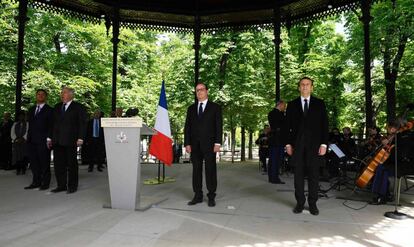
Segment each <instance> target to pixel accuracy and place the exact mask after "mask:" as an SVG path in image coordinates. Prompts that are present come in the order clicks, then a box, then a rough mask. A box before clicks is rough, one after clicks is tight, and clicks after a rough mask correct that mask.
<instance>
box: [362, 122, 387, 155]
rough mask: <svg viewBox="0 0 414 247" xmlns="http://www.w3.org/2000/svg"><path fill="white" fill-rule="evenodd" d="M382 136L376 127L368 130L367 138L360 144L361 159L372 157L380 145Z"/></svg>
mask: <svg viewBox="0 0 414 247" xmlns="http://www.w3.org/2000/svg"><path fill="white" fill-rule="evenodd" d="M381 140H382V136H381V133H380V129H379V128H378V127H370V128H368V136H367V138H366V139H365V141H363V142H361V146H362V152H361V155H362V156H361V157H360V158H363V157H366V156H367V155H372V154H373V153H374V152H375V151H376V150H377V148H378V147H379V146H380V145H381Z"/></svg>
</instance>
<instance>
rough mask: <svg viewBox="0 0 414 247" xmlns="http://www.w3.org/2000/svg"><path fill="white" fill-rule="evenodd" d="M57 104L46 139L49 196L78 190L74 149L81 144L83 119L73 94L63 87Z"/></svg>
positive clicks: (75, 152) (83, 134) (84, 116)
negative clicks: (51, 175)
mask: <svg viewBox="0 0 414 247" xmlns="http://www.w3.org/2000/svg"><path fill="white" fill-rule="evenodd" d="M60 97H61V100H62V102H61V103H58V104H56V105H55V109H54V112H53V128H52V130H51V133H50V135H49V138H48V146H49V148H51V147H53V154H54V158H53V160H54V165H55V175H56V181H57V187H56V188H55V189H53V190H52V191H51V192H53V193H57V192H61V191H66V192H67V193H68V194H71V193H74V192H76V191H77V189H78V160H77V148H78V147H80V146H81V145H82V144H83V140H84V139H85V134H86V121H87V115H86V111H85V108H84V107H83V105H82V104H80V103H78V102H76V101H74V100H73V98H74V90H73V89H72V88H69V87H64V88H63V89H62V92H61V94H60Z"/></svg>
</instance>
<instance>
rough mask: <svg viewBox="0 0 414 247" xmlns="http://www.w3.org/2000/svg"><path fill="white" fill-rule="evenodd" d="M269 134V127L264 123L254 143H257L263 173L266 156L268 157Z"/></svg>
mask: <svg viewBox="0 0 414 247" xmlns="http://www.w3.org/2000/svg"><path fill="white" fill-rule="evenodd" d="M269 134H270V127H269V125H267V124H266V125H265V126H264V128H263V131H262V133H260V135H259V138H258V139H257V140H256V142H255V143H256V145H259V159H260V162H261V165H262V171H263V173H265V172H267V158H269Z"/></svg>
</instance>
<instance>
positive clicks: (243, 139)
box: [240, 126, 246, 161]
mask: <svg viewBox="0 0 414 247" xmlns="http://www.w3.org/2000/svg"><path fill="white" fill-rule="evenodd" d="M240 153H241V154H240V160H241V161H246V128H245V127H244V126H242V127H241V148H240Z"/></svg>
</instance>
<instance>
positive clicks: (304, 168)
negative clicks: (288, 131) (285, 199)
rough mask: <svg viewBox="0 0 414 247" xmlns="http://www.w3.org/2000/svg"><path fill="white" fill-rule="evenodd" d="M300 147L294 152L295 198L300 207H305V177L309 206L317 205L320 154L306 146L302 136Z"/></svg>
mask: <svg viewBox="0 0 414 247" xmlns="http://www.w3.org/2000/svg"><path fill="white" fill-rule="evenodd" d="M298 143H299V145H297V147H295V149H294V150H293V152H294V153H293V157H292V158H293V165H294V167H295V173H294V181H295V198H296V202H297V204H298V205H304V204H305V201H306V198H305V175H307V177H308V204H310V205H311V204H315V203H316V201H317V200H318V190H319V166H320V165H319V164H318V162H317V161H318V160H319V159H320V157H318V154H317V153H315V151H314V150H312V151H311V150H310V149H309V148H308V147H307V145H305V138H304V136H303V135H302V137H301V138H300V141H299V142H298Z"/></svg>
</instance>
